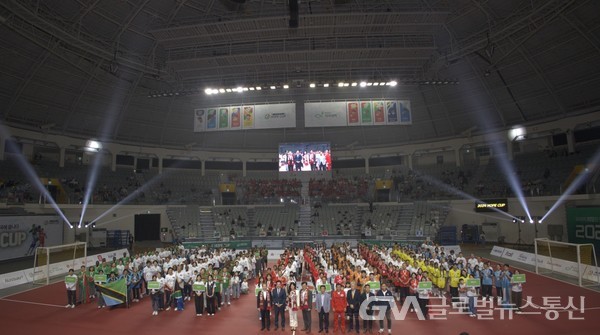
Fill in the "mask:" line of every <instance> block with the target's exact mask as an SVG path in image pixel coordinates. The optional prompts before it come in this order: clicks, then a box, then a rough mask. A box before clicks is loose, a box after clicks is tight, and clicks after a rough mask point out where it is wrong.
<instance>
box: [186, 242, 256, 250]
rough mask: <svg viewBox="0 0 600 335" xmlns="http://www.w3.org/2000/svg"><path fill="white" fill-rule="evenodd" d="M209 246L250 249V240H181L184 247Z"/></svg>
mask: <svg viewBox="0 0 600 335" xmlns="http://www.w3.org/2000/svg"><path fill="white" fill-rule="evenodd" d="M202 246H204V247H209V248H228V249H236V250H239V249H250V248H252V241H231V242H183V247H184V248H186V249H193V248H197V247H202Z"/></svg>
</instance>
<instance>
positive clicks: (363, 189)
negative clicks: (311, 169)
mask: <svg viewBox="0 0 600 335" xmlns="http://www.w3.org/2000/svg"><path fill="white" fill-rule="evenodd" d="M370 184H371V182H370V179H368V178H364V177H354V178H344V177H341V178H335V179H311V180H310V181H309V183H308V192H309V195H310V196H311V197H315V198H316V199H319V200H320V201H324V202H356V201H358V202H364V201H367V200H368V199H369V198H370V196H369V185H370Z"/></svg>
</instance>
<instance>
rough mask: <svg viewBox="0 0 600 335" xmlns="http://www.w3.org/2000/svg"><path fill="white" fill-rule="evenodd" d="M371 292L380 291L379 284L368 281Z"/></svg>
mask: <svg viewBox="0 0 600 335" xmlns="http://www.w3.org/2000/svg"><path fill="white" fill-rule="evenodd" d="M367 284H368V285H369V287H370V288H371V290H379V289H381V284H380V283H379V282H378V281H370V282H368V283H367Z"/></svg>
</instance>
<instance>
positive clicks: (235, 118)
mask: <svg viewBox="0 0 600 335" xmlns="http://www.w3.org/2000/svg"><path fill="white" fill-rule="evenodd" d="M229 114H230V115H231V128H232V129H239V128H240V127H241V126H242V122H241V115H242V107H240V106H236V107H230V108H229Z"/></svg>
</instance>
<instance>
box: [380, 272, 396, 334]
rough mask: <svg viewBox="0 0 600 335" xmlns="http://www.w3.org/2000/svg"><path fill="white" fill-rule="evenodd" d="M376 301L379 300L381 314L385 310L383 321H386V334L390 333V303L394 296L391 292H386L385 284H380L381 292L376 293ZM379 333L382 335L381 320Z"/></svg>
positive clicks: (381, 321) (381, 320)
mask: <svg viewBox="0 0 600 335" xmlns="http://www.w3.org/2000/svg"><path fill="white" fill-rule="evenodd" d="M376 296H377V299H378V300H379V306H380V308H381V310H380V311H379V313H381V312H382V311H383V310H384V309H385V319H386V320H387V329H388V334H391V333H392V306H391V303H392V302H393V301H394V296H393V295H392V292H391V291H388V289H387V284H386V283H383V284H381V290H379V291H377V294H376ZM379 333H380V334H382V333H383V319H380V320H379Z"/></svg>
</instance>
